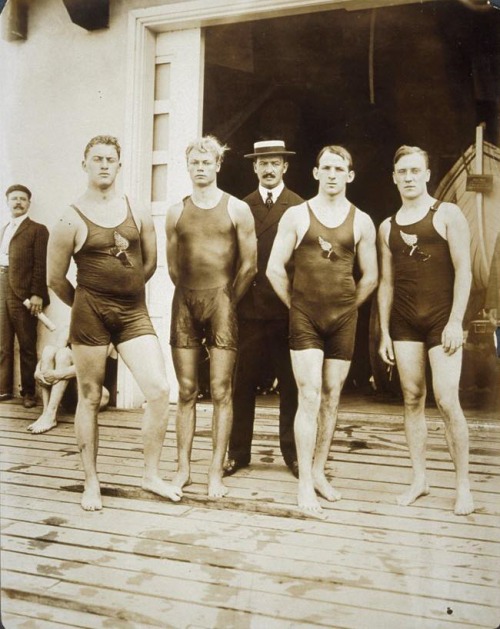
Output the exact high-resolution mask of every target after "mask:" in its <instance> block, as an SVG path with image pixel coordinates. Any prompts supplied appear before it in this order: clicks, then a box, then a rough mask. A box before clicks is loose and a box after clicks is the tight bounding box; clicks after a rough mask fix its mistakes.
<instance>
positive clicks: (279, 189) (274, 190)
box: [259, 181, 285, 203]
mask: <svg viewBox="0 0 500 629" xmlns="http://www.w3.org/2000/svg"><path fill="white" fill-rule="evenodd" d="M284 188H285V184H284V183H283V181H282V182H281V183H279V184H278V185H277V186H276V188H272V189H271V190H269V188H264V186H261V185H259V193H260V196H261V197H262V200H263V201H264V203H265V202H266V199H267V193H268V192H272V194H273V203H276V201H277V200H278V197H279V196H280V194H281V193H282V192H283V190H284Z"/></svg>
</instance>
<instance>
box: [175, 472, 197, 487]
mask: <svg viewBox="0 0 500 629" xmlns="http://www.w3.org/2000/svg"><path fill="white" fill-rule="evenodd" d="M192 482H193V481H192V480H191V476H190V474H189V472H179V471H177V472H176V473H175V476H174V477H173V478H172V482H171V483H170V484H171V485H173V486H174V487H178V488H179V489H182V488H183V487H187V486H188V485H191V483H192Z"/></svg>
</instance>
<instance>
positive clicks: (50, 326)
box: [23, 299, 56, 332]
mask: <svg viewBox="0 0 500 629" xmlns="http://www.w3.org/2000/svg"><path fill="white" fill-rule="evenodd" d="M23 306H26V308H28V309H29V308H31V302H30V300H29V299H25V300H24V301H23ZM36 316H37V317H38V319H39V320H40V321H41V322H42V323H43V325H44V326H45V327H46V328H48V329H49V330H50V331H51V332H53V331H54V330H55V329H56V326H55V324H54V323H53V322H52V321H51V320H50V319H49V318H48V317H47V315H44V314H43V312H41V313H40V314H37V315H36Z"/></svg>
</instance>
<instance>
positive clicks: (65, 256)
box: [47, 208, 82, 307]
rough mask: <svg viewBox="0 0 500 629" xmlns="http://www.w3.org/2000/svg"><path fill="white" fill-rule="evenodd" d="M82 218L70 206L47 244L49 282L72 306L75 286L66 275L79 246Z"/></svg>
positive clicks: (62, 298) (67, 303) (60, 296)
mask: <svg viewBox="0 0 500 629" xmlns="http://www.w3.org/2000/svg"><path fill="white" fill-rule="evenodd" d="M81 223H82V221H81V219H80V218H79V217H78V216H77V214H76V213H75V212H74V211H73V210H72V209H71V208H70V209H68V210H67V211H66V212H65V213H64V214H63V216H62V217H61V218H60V219H59V221H58V222H57V223H56V225H55V226H54V228H53V229H52V231H51V232H50V236H49V242H48V246H47V284H48V285H49V287H50V288H51V289H52V290H53V291H54V293H55V294H56V295H57V296H58V297H59V299H61V301H63V302H64V303H65V304H66V305H68V306H70V307H71V306H72V305H73V301H74V299H75V287H74V286H73V284H71V282H70V281H69V280H68V278H67V277H66V274H67V272H68V269H69V265H70V262H71V257H72V255H73V253H74V251H75V248H76V246H77V241H78V237H79V231H80V229H81Z"/></svg>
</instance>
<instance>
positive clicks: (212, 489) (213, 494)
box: [208, 472, 229, 498]
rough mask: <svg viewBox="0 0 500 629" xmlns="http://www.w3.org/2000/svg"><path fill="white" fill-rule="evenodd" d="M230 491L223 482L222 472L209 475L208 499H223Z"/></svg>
mask: <svg viewBox="0 0 500 629" xmlns="http://www.w3.org/2000/svg"><path fill="white" fill-rule="evenodd" d="M228 491H229V489H228V488H227V487H226V486H225V485H224V483H223V482H222V472H209V473H208V497H209V498H222V497H223V496H225V495H226V494H227V492H228Z"/></svg>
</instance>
